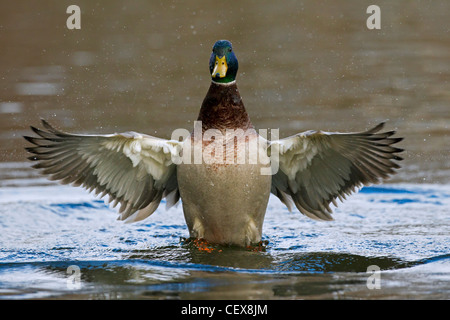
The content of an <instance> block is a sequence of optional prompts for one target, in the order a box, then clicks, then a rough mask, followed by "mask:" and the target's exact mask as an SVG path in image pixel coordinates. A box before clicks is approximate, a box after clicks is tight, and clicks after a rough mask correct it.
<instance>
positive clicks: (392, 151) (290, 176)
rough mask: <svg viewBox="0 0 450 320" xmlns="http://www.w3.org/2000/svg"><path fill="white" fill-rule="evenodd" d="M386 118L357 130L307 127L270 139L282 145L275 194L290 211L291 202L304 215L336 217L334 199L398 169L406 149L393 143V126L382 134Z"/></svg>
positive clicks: (274, 181) (274, 178) (279, 147)
mask: <svg viewBox="0 0 450 320" xmlns="http://www.w3.org/2000/svg"><path fill="white" fill-rule="evenodd" d="M383 127H384V123H380V124H379V125H377V126H375V127H374V128H372V129H370V130H367V131H365V132H359V133H327V132H322V131H307V132H303V133H299V134H297V135H294V136H291V137H288V138H286V139H281V140H277V141H272V142H271V143H270V148H273V146H276V147H277V149H278V150H279V170H278V172H277V173H276V174H275V175H274V176H273V179H272V189H271V191H272V193H273V194H275V195H276V196H277V197H278V198H280V200H281V201H282V202H283V203H285V204H286V206H287V207H288V208H289V209H290V210H291V207H292V205H291V203H292V202H293V203H294V204H295V206H296V207H297V208H298V209H299V211H300V212H301V213H303V214H305V215H306V216H308V217H310V218H313V219H319V220H332V217H331V213H332V210H331V208H330V204H333V205H334V206H337V201H336V200H337V199H339V200H341V201H343V200H344V199H345V198H346V196H347V195H350V194H352V193H353V192H355V190H356V189H358V188H360V187H361V186H364V185H369V184H373V183H379V182H381V180H382V179H387V178H389V176H390V175H392V174H395V169H398V168H400V166H399V165H398V164H397V163H396V162H395V161H401V160H403V159H402V158H401V157H400V156H398V153H400V152H402V151H403V150H402V149H400V148H397V147H394V146H393V145H394V144H396V143H398V142H400V141H401V140H403V138H393V137H392V136H393V135H394V134H395V131H387V132H382V133H380V132H379V131H380V130H381V129H382V128H383Z"/></svg>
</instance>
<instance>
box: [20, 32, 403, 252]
mask: <svg viewBox="0 0 450 320" xmlns="http://www.w3.org/2000/svg"><path fill="white" fill-rule="evenodd" d="M209 69H210V75H211V84H210V87H209V90H208V92H207V94H206V96H205V98H204V100H203V103H202V105H201V108H200V112H199V115H198V119H197V122H196V124H197V126H198V128H197V129H198V130H197V131H196V130H195V128H194V130H193V131H192V133H191V132H189V136H188V137H185V139H170V140H169V139H161V138H157V137H153V136H149V135H145V134H141V133H136V132H125V133H119V134H109V135H81V134H71V133H66V132H62V131H59V130H57V129H55V128H54V127H52V126H51V125H50V124H49V123H48V122H46V121H45V120H42V124H43V127H44V129H43V130H42V129H38V128H35V127H31V129H32V130H33V131H34V132H35V133H36V134H37V137H36V136H35V137H28V136H27V137H24V138H25V139H26V140H28V141H29V142H31V143H32V144H33V145H34V146H32V147H28V148H26V149H27V150H28V151H29V152H31V153H32V154H33V155H32V156H31V157H30V158H29V159H31V160H33V161H37V164H35V165H34V166H33V167H34V168H36V169H40V170H41V172H42V173H43V174H46V175H48V176H49V177H50V179H52V180H59V181H60V182H61V183H63V184H72V185H74V186H82V187H84V188H86V189H88V190H89V191H93V192H95V194H97V195H98V194H100V195H101V196H102V197H103V196H105V195H109V198H110V200H109V201H110V202H113V203H114V204H115V205H117V204H120V209H119V214H120V215H119V219H120V220H125V221H127V222H133V221H139V220H142V219H145V218H147V217H149V216H150V215H151V214H152V213H153V212H154V211H155V210H156V209H157V208H158V206H159V204H160V202H161V200H162V199H166V206H167V208H170V207H171V206H173V205H175V204H176V203H177V202H178V201H179V200H180V198H181V203H182V206H183V212H184V217H185V220H186V224H187V226H188V229H189V235H190V237H192V238H195V239H204V240H206V241H208V242H209V243H215V244H227V245H228V244H233V245H238V246H248V245H251V244H255V243H258V242H260V241H261V237H262V226H263V221H264V216H265V212H266V208H267V204H268V200H269V196H270V194H271V193H272V194H274V195H275V196H276V197H278V198H279V199H280V200H281V201H282V202H283V203H284V204H285V205H286V206H287V207H288V209H289V210H292V209H293V208H294V205H295V207H296V208H297V209H298V210H299V211H300V212H301V213H302V214H304V215H306V216H308V217H310V218H312V219H317V220H332V216H331V213H332V209H331V207H330V205H331V204H333V205H334V206H337V202H336V200H337V199H340V200H343V199H345V196H346V195H349V194H351V193H353V192H356V189H357V188H359V187H362V186H365V185H369V184H374V183H380V182H381V181H382V180H383V179H385V178H388V177H389V176H390V175H392V174H394V173H395V169H398V168H400V166H399V165H398V164H397V163H396V161H399V160H402V158H401V157H400V156H399V155H398V153H400V152H401V151H403V150H402V149H400V148H397V147H394V146H393V145H394V144H396V143H397V142H399V141H401V140H402V138H393V137H391V136H392V135H393V134H394V133H395V132H394V131H388V132H382V133H381V132H380V131H381V130H382V128H383V126H384V123H381V124H379V125H377V126H375V127H374V128H372V129H370V130H368V131H364V132H358V133H329V132H322V131H307V132H303V133H298V134H296V135H293V136H291V137H288V138H284V139H275V140H272V141H269V140H265V139H264V138H262V137H261V135H259V134H258V133H257V131H256V130H255V128H254V126H253V124H252V122H251V121H250V117H249V115H248V113H247V112H246V109H245V107H244V104H243V102H242V98H241V96H240V94H239V90H238V87H237V84H236V75H237V71H238V60H237V58H236V55H235V53H234V50H233V47H232V45H231V43H230V42H229V41H227V40H220V41H217V42H216V43H215V44H214V46H213V48H212V53H211V58H210V61H209ZM230 130H231V131H232V132H233V135H231V136H228V135H227V132H230ZM211 132H212V134H211ZM221 135H222V136H221ZM206 136H208V137H206ZM219 137H220V139H219ZM261 141H262V142H263V143H257V144H252V142H261ZM230 142H231V144H230ZM250 144H252V145H256V147H255V148H253V149H252V148H249V147H248V146H249V145H250ZM186 145H190V146H191V147H192V146H193V145H197V146H200V152H201V154H200V158H199V159H200V162H199V161H197V162H196V161H189V160H192V158H195V157H194V156H195V152H196V151H195V150H194V152H193V153H192V154H191V153H190V150H188V149H186ZM227 146H228V148H227ZM230 146H231V147H230ZM241 147H244V149H241V150H246V151H245V156H249V155H250V153H255V152H256V153H259V154H261V153H263V154H265V155H267V157H268V159H269V162H268V161H256V162H251V161H241V162H239V161H236V159H237V156H236V154H235V153H236V152H235V151H236V150H237V149H239V148H241ZM245 147H247V148H245ZM186 150H187V151H186ZM188 151H189V152H188ZM202 152H203V153H202ZM186 155H187V156H186ZM274 155H276V157H275V156H274ZM189 156H190V157H191V158H189ZM181 157H183V158H182V159H184V161H180V159H181ZM199 159H197V160H199ZM224 159H225V161H222V160H224ZM194 160H195V159H194ZM241 160H242V159H241ZM275 161H276V162H277V163H276V165H274V164H275V163H274V162H275ZM267 168H270V173H269V174H267V173H264V174H263V173H262V172H263V169H267ZM273 168H275V169H273Z"/></svg>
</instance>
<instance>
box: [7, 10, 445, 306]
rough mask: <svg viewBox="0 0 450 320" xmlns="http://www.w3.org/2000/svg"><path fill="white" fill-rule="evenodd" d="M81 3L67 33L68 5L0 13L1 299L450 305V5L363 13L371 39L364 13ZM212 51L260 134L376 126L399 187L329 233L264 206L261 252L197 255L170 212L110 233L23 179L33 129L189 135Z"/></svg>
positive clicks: (79, 204)
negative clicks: (228, 57)
mask: <svg viewBox="0 0 450 320" xmlns="http://www.w3.org/2000/svg"><path fill="white" fill-rule="evenodd" d="M70 4H72V3H70ZM77 4H78V5H79V6H80V8H81V12H82V13H81V17H82V20H81V29H80V30H68V29H67V27H66V19H67V17H68V16H69V15H68V14H67V13H66V8H67V6H68V5H69V3H65V2H61V3H58V4H55V2H52V1H39V2H36V3H35V2H29V1H16V2H14V3H8V2H3V3H1V4H0V45H1V47H2V50H1V52H0V70H1V76H0V161H1V162H0V298H3V299H40V298H49V299H50V298H52V299H53V298H57V299H59V298H61V299H72V298H81V299H86V298H88V299H89V298H90V299H97V298H98V299H116V298H119V299H126V298H133V299H160V298H162V299H361V298H362V299H380V298H381V299H449V298H450V249H449V244H450V210H449V208H450V184H449V177H450V158H449V155H450V143H449V123H450V112H449V106H450V90H449V89H450V24H449V23H448V13H449V12H450V3H449V2H447V1H395V3H392V2H390V1H377V5H379V6H380V8H381V29H380V30H368V29H367V27H366V19H367V18H368V17H369V15H368V14H367V13H366V9H367V6H368V5H369V4H366V3H363V2H361V1H321V2H320V4H319V3H316V2H312V1H311V2H306V1H305V2H302V1H287V2H286V3H285V4H283V5H279V4H277V3H274V2H270V1H246V2H242V3H239V4H238V3H236V4H229V3H225V2H217V3H216V2H210V1H196V2H195V4H194V3H188V2H183V1H174V2H167V1H160V2H158V1H152V2H149V1H133V2H122V1H109V2H108V4H103V3H99V2H93V1H77ZM218 39H229V40H231V41H232V42H233V46H234V50H235V51H236V54H237V57H238V59H239V65H240V69H239V73H238V78H237V80H238V86H239V88H240V91H241V94H242V96H243V100H244V103H245V105H246V108H247V111H248V113H249V114H250V117H251V118H252V121H253V123H254V124H255V126H256V127H257V128H261V129H265V128H276V129H279V132H280V136H281V137H286V136H289V135H292V134H294V133H297V132H302V131H306V130H310V129H322V130H326V131H359V130H364V129H366V128H369V127H371V126H374V125H375V124H377V123H378V122H380V121H384V120H388V121H387V128H388V129H389V130H390V129H394V130H397V131H398V135H399V136H403V137H405V140H404V141H402V142H401V147H402V148H404V149H405V152H404V153H403V157H404V158H405V159H404V161H403V162H402V168H401V169H400V170H399V171H398V174H397V175H395V176H394V177H393V178H392V179H391V180H389V181H388V182H386V183H384V184H382V185H377V186H371V187H366V188H363V189H362V190H361V191H360V192H359V193H357V194H355V195H353V196H352V197H349V199H348V200H347V201H346V202H345V203H342V204H340V205H339V207H338V208H337V209H336V210H335V213H334V218H335V221H333V222H316V221H312V220H310V219H308V218H306V217H304V216H303V215H301V214H300V213H298V212H297V211H296V212H292V213H289V212H288V211H287V209H286V208H285V207H284V206H283V205H282V204H281V203H280V202H279V200H278V199H277V198H271V199H270V201H269V207H268V210H267V215H266V220H265V223H264V228H263V234H264V235H263V239H264V240H266V241H267V245H266V248H265V250H264V251H259V252H254V251H250V250H244V249H237V248H215V250H213V251H212V252H207V251H200V250H198V249H197V248H195V247H194V246H193V245H192V244H189V243H185V242H184V241H183V238H185V237H187V236H188V231H187V227H186V226H185V223H184V218H183V213H182V210H181V205H179V206H178V207H176V208H172V209H170V210H168V211H166V210H165V209H164V205H161V206H160V208H159V209H158V210H157V211H156V212H155V213H154V214H153V215H152V216H151V217H150V218H149V219H146V220H144V221H142V222H139V223H135V224H123V223H121V222H118V221H116V218H117V215H116V214H115V209H111V208H109V207H108V206H106V205H105V204H104V201H103V200H99V199H96V198H95V197H94V196H92V195H90V194H88V193H87V192H85V191H84V190H83V189H79V188H73V187H70V186H61V185H58V184H56V183H54V182H50V181H48V180H46V179H45V178H44V177H41V176H39V174H38V172H36V171H35V170H33V169H32V168H31V167H30V163H29V162H28V161H27V160H26V158H27V156H28V155H27V153H26V151H25V150H24V147H25V146H26V145H27V144H26V141H25V140H23V139H22V138H21V137H22V135H25V134H30V130H29V125H35V126H36V125H39V119H40V118H45V119H47V120H49V121H50V123H52V124H54V125H55V126H57V127H59V128H61V129H63V130H65V131H69V132H78V133H113V132H123V131H130V130H133V131H137V132H142V133H147V134H150V135H155V136H159V137H162V138H169V137H170V135H171V133H172V131H173V130H175V129H177V128H186V129H191V128H192V126H193V121H194V120H195V119H196V118H197V113H198V110H199V106H200V104H201V101H202V100H203V97H204V95H205V93H206V91H207V89H208V86H209V82H210V77H209V75H208V59H209V55H210V51H211V47H212V45H213V43H214V42H215V41H216V40H218ZM374 268H375V269H374ZM371 270H374V271H371ZM378 270H379V272H378ZM78 280H79V281H78Z"/></svg>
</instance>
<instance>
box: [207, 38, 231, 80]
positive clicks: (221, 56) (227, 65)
mask: <svg viewBox="0 0 450 320" xmlns="http://www.w3.org/2000/svg"><path fill="white" fill-rule="evenodd" d="M237 71H238V61H237V58H236V56H235V54H234V51H233V48H232V46H231V42H230V41H228V40H219V41H217V42H216V43H215V44H214V46H213V49H212V53H211V58H210V59H209V72H210V73H211V78H212V80H213V81H215V82H219V83H229V82H232V81H234V80H236V74H237Z"/></svg>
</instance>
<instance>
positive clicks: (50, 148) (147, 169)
mask: <svg viewBox="0 0 450 320" xmlns="http://www.w3.org/2000/svg"><path fill="white" fill-rule="evenodd" d="M42 123H43V126H44V127H45V129H46V130H41V129H37V128H34V127H31V129H32V130H33V131H34V132H35V133H36V134H37V135H38V137H24V138H25V139H26V140H28V141H29V142H31V143H32V144H33V145H34V146H32V147H29V148H26V149H27V150H28V151H29V152H31V153H33V154H34V155H33V156H31V157H29V159H30V160H33V161H37V164H35V165H34V166H33V167H34V168H37V169H41V172H42V173H43V174H46V175H49V178H50V179H52V180H59V181H60V182H61V183H63V184H72V185H74V186H82V187H84V188H86V189H88V190H89V191H94V192H95V194H97V195H98V194H101V197H103V196H105V195H106V194H108V195H109V202H113V205H114V206H116V205H117V204H119V203H120V209H119V213H120V217H119V219H120V220H127V222H131V221H139V220H142V219H144V218H146V217H148V216H149V215H151V214H152V213H153V212H154V211H155V210H156V208H157V207H158V206H159V203H160V201H161V199H162V198H164V197H166V198H167V205H168V207H170V206H172V205H174V204H175V203H176V202H178V200H179V192H178V183H177V178H176V166H175V164H173V163H172V160H171V159H172V155H175V154H176V153H177V152H178V144H179V143H178V142H177V141H172V140H164V139H159V138H155V137H151V136H148V135H144V134H139V133H136V132H126V133H121V134H110V135H79V134H70V133H65V132H61V131H58V130H56V129H54V128H53V127H52V126H50V125H49V124H48V123H47V122H46V121H44V120H42Z"/></svg>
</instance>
